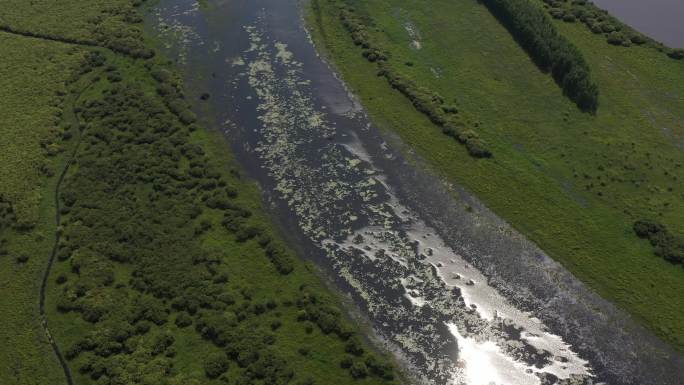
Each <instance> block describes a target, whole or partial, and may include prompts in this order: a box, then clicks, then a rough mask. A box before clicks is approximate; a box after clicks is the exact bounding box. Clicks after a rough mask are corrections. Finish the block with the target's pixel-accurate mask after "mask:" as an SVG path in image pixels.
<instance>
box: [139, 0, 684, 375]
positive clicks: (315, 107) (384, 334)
mask: <svg viewBox="0 0 684 385" xmlns="http://www.w3.org/2000/svg"><path fill="white" fill-rule="evenodd" d="M202 4H203V5H202V6H200V5H199V4H198V3H197V2H195V1H194V0H163V1H161V2H160V5H158V6H156V7H155V8H154V9H152V10H151V12H150V14H149V15H148V18H149V19H150V21H151V22H150V24H152V25H153V26H154V27H153V28H154V32H155V33H157V34H158V36H159V37H160V41H161V42H162V43H163V44H164V51H165V53H166V54H167V55H168V57H170V58H172V59H173V60H175V61H176V62H177V63H178V65H179V67H180V68H181V69H182V71H183V72H184V74H185V78H186V85H187V88H188V95H189V97H190V98H191V99H192V100H193V103H194V104H195V109H196V111H197V112H198V114H199V115H200V116H202V118H203V119H204V121H205V122H204V123H206V124H207V125H209V126H210V127H214V128H216V129H219V130H221V131H223V132H224V133H225V136H226V138H227V139H228V143H230V146H231V147H232V151H233V152H234V153H235V154H236V156H237V158H238V160H239V161H240V162H241V164H242V165H243V167H244V169H245V170H246V172H247V173H248V174H249V176H250V177H252V178H254V179H255V180H256V181H258V182H259V184H260V185H261V186H262V189H263V190H264V194H265V200H266V201H267V202H268V204H269V205H270V207H271V208H272V210H273V213H274V216H275V217H276V218H277V220H278V221H279V222H280V224H281V226H282V227H283V229H286V233H287V235H288V237H290V239H291V241H292V242H293V243H294V244H296V245H297V246H298V247H299V249H300V250H301V251H302V253H303V254H304V255H306V257H307V258H310V259H311V260H313V261H314V262H316V263H317V264H318V265H319V266H320V267H321V268H322V269H323V270H324V271H326V272H327V273H328V274H329V276H330V277H331V279H332V281H334V284H335V285H336V287H337V288H338V289H339V290H340V291H342V292H343V293H346V294H348V295H349V296H350V298H352V299H353V301H354V302H355V304H356V305H357V306H358V308H359V309H361V311H362V312H363V314H364V316H365V317H366V318H367V319H368V320H370V322H371V324H372V327H373V333H374V335H375V336H376V337H377V338H378V339H379V341H380V343H381V344H382V345H383V348H385V349H387V350H389V351H391V352H393V353H394V354H395V356H396V358H397V361H398V362H400V363H401V364H402V365H404V367H405V368H406V370H407V372H408V373H410V374H411V376H412V377H413V379H414V380H415V381H416V382H418V383H425V384H437V385H447V384H454V385H456V384H463V385H466V384H467V385H489V384H492V383H493V384H496V385H503V384H508V385H528V384H529V385H538V384H600V383H605V384H640V385H646V384H672V385H675V384H679V383H680V380H681V379H682V378H684V360H683V359H682V357H681V355H678V354H676V353H674V352H672V351H671V350H670V349H669V348H668V347H666V346H664V345H663V344H662V343H661V342H659V341H658V340H657V339H656V338H655V337H653V336H652V335H651V334H650V333H649V332H647V331H646V330H644V329H643V328H641V327H639V326H638V325H636V324H635V323H634V322H633V321H632V320H631V319H630V318H629V317H628V316H626V315H625V314H624V313H622V312H620V311H618V310H617V309H615V308H614V307H613V306H612V305H611V304H610V303H608V302H606V301H604V300H602V299H601V298H599V297H597V296H596V295H595V294H593V293H592V292H591V291H590V290H588V289H587V288H585V286H584V285H583V284H582V283H580V282H579V281H577V280H576V279H575V278H574V277H573V276H572V275H571V274H569V273H568V272H567V271H566V270H565V269H563V268H562V267H561V266H560V265H559V264H557V263H556V262H554V261H553V260H551V259H550V258H549V257H548V256H547V255H546V254H544V252H543V251H541V250H540V249H538V248H537V247H536V246H535V245H534V244H532V243H531V242H529V241H527V240H526V239H525V238H524V237H522V236H521V235H520V234H518V233H517V232H516V231H515V230H513V229H512V228H511V227H510V226H509V225H508V224H506V223H505V222H503V221H502V220H500V219H499V218H497V217H496V216H495V215H494V214H493V213H491V212H490V211H489V210H487V208H486V207H484V206H483V205H482V204H481V203H479V202H478V201H477V199H476V198H475V197H473V196H471V195H469V194H468V193H467V192H466V191H464V190H462V189H461V188H460V187H458V186H456V185H453V184H449V183H445V182H444V181H442V180H440V179H438V178H436V177H435V176H433V175H432V174H430V173H429V172H427V171H425V170H426V168H425V167H423V166H422V165H421V164H422V162H421V160H420V159H418V158H417V157H416V156H415V155H414V154H413V153H412V152H411V151H410V149H407V148H406V147H405V146H404V145H403V144H402V143H401V141H400V140H399V139H398V138H397V137H395V136H394V135H392V134H390V133H387V132H381V131H380V130H378V129H377V128H376V127H375V126H373V125H372V124H371V123H370V121H369V120H368V118H367V116H366V114H365V113H364V111H363V109H362V107H361V106H360V105H359V104H358V103H357V102H356V101H355V99H354V98H353V96H351V95H350V94H349V93H348V92H347V90H346V88H345V86H344V84H343V82H341V81H340V80H339V79H338V78H337V77H336V76H335V74H334V72H333V71H331V69H330V67H329V66H328V65H327V64H326V62H325V61H324V60H323V59H322V58H321V57H319V55H318V54H317V52H316V50H315V47H314V45H313V44H312V42H311V40H310V38H309V36H308V34H307V32H306V30H305V28H304V23H303V20H302V18H301V7H302V4H301V3H299V2H298V1H296V0H209V1H203V2H202ZM205 92H206V93H209V95H210V97H209V99H208V100H206V101H200V98H199V95H200V94H202V93H205Z"/></svg>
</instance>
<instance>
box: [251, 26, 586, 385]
mask: <svg viewBox="0 0 684 385" xmlns="http://www.w3.org/2000/svg"><path fill="white" fill-rule="evenodd" d="M245 29H246V30H247V32H248V33H249V34H250V36H251V38H252V40H251V43H252V44H253V47H252V48H251V49H250V50H249V51H248V52H246V53H245V55H246V61H247V68H248V69H249V71H248V74H249V78H248V80H249V84H250V86H252V87H253V89H254V91H255V94H256V95H257V96H258V98H259V101H260V104H259V107H258V110H257V111H258V113H259V120H260V121H261V122H262V123H263V126H264V127H263V129H262V132H261V133H262V135H263V139H261V140H260V142H259V143H257V145H256V147H255V151H256V152H257V154H258V155H259V156H260V157H261V159H262V160H263V162H264V167H265V168H267V169H268V171H269V175H270V176H271V177H272V178H273V179H274V180H275V182H276V186H275V190H276V191H278V192H279V193H280V197H281V198H282V199H283V200H284V201H285V202H287V204H288V205H289V206H290V208H291V209H292V211H293V213H294V215H295V216H296V218H297V220H298V223H299V227H300V228H301V230H302V231H303V232H304V234H305V235H306V236H307V237H309V238H310V239H311V241H313V242H314V243H316V244H319V245H320V246H321V249H322V250H325V252H326V255H327V257H328V258H329V259H330V260H331V262H332V264H333V266H335V269H336V271H337V273H338V275H339V276H340V277H341V278H342V279H344V280H345V281H346V282H347V283H348V284H349V286H350V287H352V288H353V290H354V291H355V292H356V294H357V295H358V296H359V297H360V298H361V299H362V300H363V301H364V302H365V304H366V306H367V308H368V309H369V312H370V313H371V314H375V315H376V316H381V317H383V318H385V319H392V317H394V319H397V320H402V321H403V322H415V323H416V324H420V325H421V326H420V328H419V329H414V330H411V331H403V330H402V331H395V332H394V333H395V334H394V335H390V336H388V338H389V339H390V340H392V341H394V342H396V343H400V344H403V343H408V342H407V341H410V346H403V348H404V349H405V350H406V351H407V352H412V353H416V352H417V354H418V353H419V354H421V355H422V356H423V357H424V359H425V360H426V361H427V362H426V363H424V364H423V365H424V370H425V371H426V372H430V371H432V372H434V371H435V369H434V368H438V369H437V372H439V373H440V374H439V376H442V375H443V374H444V373H451V374H450V376H451V377H452V378H451V379H450V381H451V382H452V383H454V384H461V383H465V384H470V385H480V384H486V385H489V384H490V383H492V382H494V383H495V384H497V385H500V384H501V385H503V384H508V385H510V384H513V385H528V384H533V385H536V384H539V383H540V380H539V377H538V376H537V375H538V374H541V373H549V374H553V375H555V376H557V377H558V378H560V379H566V378H570V377H572V376H584V377H590V376H591V373H590V370H589V367H588V364H587V362H586V361H584V360H582V359H581V358H580V357H579V356H578V355H577V354H576V353H574V352H573V351H572V349H571V347H570V346H569V345H568V344H567V343H565V342H564V341H563V339H562V338H560V337H559V336H556V335H553V334H551V333H549V332H548V331H547V329H546V327H545V326H544V325H543V324H542V323H541V322H539V320H537V319H535V318H534V317H533V316H532V315H531V314H528V313H525V312H522V311H520V310H519V309H517V308H516V307H514V306H513V305H511V304H510V303H509V302H508V301H507V300H506V299H505V298H504V297H503V296H502V295H501V294H500V293H498V292H497V291H496V290H495V289H494V288H493V287H491V286H489V285H488V283H487V278H486V277H485V276H484V275H482V274H481V273H480V272H479V271H478V270H477V269H475V268H474V267H472V266H470V265H469V264H468V263H467V261H466V260H465V259H464V258H463V257H462V256H461V255H459V254H458V253H456V252H455V251H454V250H453V249H452V248H450V247H448V246H447V245H446V244H445V242H444V241H443V240H442V239H441V238H440V237H439V236H438V235H436V232H435V231H434V229H431V228H430V227H429V226H427V225H426V224H425V222H424V221H422V220H421V219H420V218H419V217H418V215H417V214H416V213H415V212H414V211H413V210H411V209H409V208H408V207H407V206H405V205H403V204H402V202H401V200H400V199H399V198H398V196H397V194H395V193H394V192H393V189H392V186H390V185H389V183H388V180H387V177H386V176H385V175H384V174H383V172H382V170H380V169H379V168H378V167H376V166H375V165H374V164H373V159H372V157H371V156H370V154H369V153H368V151H367V150H366V149H365V147H364V146H363V144H362V142H361V141H360V140H359V138H358V136H357V135H356V134H354V133H352V134H351V140H346V141H345V143H344V144H337V143H334V142H325V141H324V143H326V145H323V146H320V145H318V144H316V147H315V148H312V147H311V143H314V142H313V140H314V138H317V139H323V138H326V139H327V138H331V137H333V136H334V135H335V134H336V130H335V127H334V125H332V124H330V123H329V121H328V117H327V113H326V112H325V110H323V109H320V108H317V107H315V105H314V104H313V103H312V100H311V97H310V96H309V90H308V88H309V87H310V86H309V84H308V83H307V82H305V81H303V80H305V78H304V77H303V74H302V73H301V68H300V66H298V65H297V64H296V61H295V60H294V56H293V54H292V53H291V52H290V51H288V50H287V45H285V44H284V43H274V44H273V45H271V44H266V43H264V41H267V40H268V39H265V38H264V37H263V36H262V35H263V32H261V31H260V30H259V29H258V28H257V27H246V28H245ZM283 95H288V96H287V97H284V96H283ZM315 143H319V142H315ZM311 151H316V152H317V153H316V156H317V157H318V159H316V162H309V161H308V160H307V159H306V156H307V154H310V153H311ZM351 201H353V202H356V203H355V204H354V205H351V204H350V203H349V202H351ZM338 207H342V208H344V210H339V209H337V208H338ZM360 223H362V224H363V225H361V224H360ZM367 265H368V266H375V268H377V269H379V270H378V271H379V272H374V271H368V270H364V269H359V267H358V266H367ZM383 268H384V269H383ZM431 271H433V272H434V273H429V272H431ZM435 273H436V276H435ZM368 274H382V275H377V276H376V275H373V278H372V279H369V277H368ZM426 274H427V275H426ZM430 276H431V277H430ZM382 285H385V286H386V288H388V289H389V288H391V289H392V290H393V292H397V291H399V292H401V291H402V290H403V293H402V294H401V297H403V298H404V299H406V300H407V302H406V304H402V305H401V306H397V303H396V302H392V301H393V299H391V298H384V297H383V295H384V294H383V293H384V292H383V290H382V287H381V286H382ZM455 289H458V290H455ZM435 290H436V291H437V292H435ZM459 296H460V297H459ZM461 299H462V302H461V301H460V300H461ZM449 306H451V307H452V308H448V307H449ZM428 308H429V311H436V312H439V314H440V317H443V318H442V319H450V321H444V322H443V321H441V320H440V321H437V320H433V319H426V318H425V315H423V314H429V313H422V310H425V309H428ZM458 317H470V318H468V322H466V321H465V319H461V318H458ZM504 323H506V325H509V326H511V327H513V328H515V329H516V330H520V335H521V340H520V341H518V340H510V341H509V340H506V338H509V337H508V334H506V332H504V331H503V330H502V329H501V327H500V326H501V325H502V324H504ZM440 324H441V325H440ZM467 324H471V325H475V327H474V328H472V329H469V328H468V327H466V325H467ZM440 326H441V328H442V329H444V327H448V329H449V331H450V333H451V335H453V339H455V340H456V342H457V343H458V346H459V351H458V352H457V353H458V357H459V361H461V362H460V363H456V362H453V361H451V359H450V358H447V357H445V356H441V355H439V354H441V353H436V352H435V351H433V350H432V347H431V346H429V345H428V344H429V343H430V341H432V339H433V338H437V335H438V329H439V328H440ZM446 334H447V335H448V333H446ZM402 341H403V342H402ZM530 352H531V353H530ZM542 352H545V353H542ZM537 353H539V354H537ZM514 357H518V358H514ZM520 357H522V358H520ZM544 357H550V359H545V358H544ZM539 362H543V364H539ZM535 363H537V364H538V365H539V367H537V366H534V364H535ZM460 364H462V366H463V367H462V368H461V367H460V366H459V365H460ZM481 372H486V375H478V373H481ZM440 378H442V377H440Z"/></svg>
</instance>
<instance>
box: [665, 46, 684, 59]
mask: <svg viewBox="0 0 684 385" xmlns="http://www.w3.org/2000/svg"><path fill="white" fill-rule="evenodd" d="M667 55H668V56H669V57H671V58H673V59H676V60H681V59H684V49H681V48H680V49H673V50H670V52H668V54H667Z"/></svg>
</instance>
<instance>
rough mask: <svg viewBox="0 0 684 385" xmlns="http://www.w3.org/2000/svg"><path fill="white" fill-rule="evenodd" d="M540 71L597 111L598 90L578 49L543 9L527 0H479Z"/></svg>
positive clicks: (584, 106)
mask: <svg viewBox="0 0 684 385" xmlns="http://www.w3.org/2000/svg"><path fill="white" fill-rule="evenodd" d="M482 1H483V3H484V4H485V5H486V6H487V8H488V9H489V10H490V11H491V12H492V14H494V16H496V17H497V18H498V19H499V21H500V22H501V23H502V24H503V25H504V26H505V27H506V28H507V29H508V30H509V31H510V32H511V34H512V35H513V37H514V38H515V39H516V40H517V41H518V43H519V44H520V45H521V46H522V47H523V48H524V49H525V50H526V51H527V52H528V53H529V55H530V57H531V58H532V59H533V60H534V62H535V63H536V64H537V66H539V68H541V69H542V70H543V71H549V72H551V74H552V75H553V78H554V79H555V80H556V82H557V83H558V84H559V85H560V86H561V88H562V89H563V92H564V93H565V95H567V97H568V98H570V99H571V100H572V101H574V102H575V104H577V106H578V107H579V108H580V109H582V110H583V111H587V112H596V110H597V108H598V105H599V90H598V86H597V85H596V83H594V82H593V81H592V79H591V74H590V72H591V71H590V70H589V65H588V64H587V62H586V61H585V60H584V57H583V56H582V53H581V52H580V50H579V49H578V48H577V47H576V46H575V45H574V44H572V43H571V42H570V41H568V40H567V39H566V38H565V37H563V36H562V35H561V34H560V33H559V32H558V31H557V30H556V27H555V26H554V25H553V22H552V21H551V19H550V18H549V17H548V16H547V14H546V12H545V11H544V10H543V9H542V8H541V7H539V6H537V5H536V4H534V3H533V2H532V1H530V0H482Z"/></svg>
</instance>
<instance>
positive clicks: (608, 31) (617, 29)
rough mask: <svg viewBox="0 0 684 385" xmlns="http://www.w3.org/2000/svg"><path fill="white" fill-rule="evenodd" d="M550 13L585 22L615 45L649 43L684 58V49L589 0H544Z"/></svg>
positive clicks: (557, 17) (624, 45)
mask: <svg viewBox="0 0 684 385" xmlns="http://www.w3.org/2000/svg"><path fill="white" fill-rule="evenodd" d="M544 3H545V6H546V8H547V9H548V12H549V14H550V15H551V16H552V17H553V18H555V19H560V20H563V21H566V22H575V21H576V20H579V21H581V22H582V23H584V24H585V25H586V26H587V28H589V29H590V30H591V31H592V32H593V33H595V34H602V35H604V36H605V37H606V41H607V42H608V43H610V44H613V45H618V46H623V47H629V46H631V45H642V44H648V45H651V46H653V47H655V48H656V49H658V50H660V51H663V52H665V53H667V55H668V56H670V57H671V58H673V59H682V58H684V50H682V49H670V48H667V47H665V46H664V45H662V44H661V43H658V42H656V41H655V40H653V39H651V38H649V37H648V36H646V35H644V34H642V33H640V32H638V31H636V30H635V29H633V28H631V27H629V26H628V25H626V24H623V23H622V22H620V21H619V20H618V19H616V18H615V17H613V16H611V15H610V14H608V12H607V11H606V10H604V9H601V8H599V7H597V6H596V5H594V4H593V3H592V2H591V1H587V0H544Z"/></svg>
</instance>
